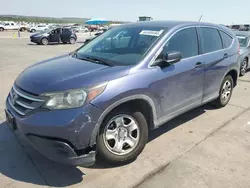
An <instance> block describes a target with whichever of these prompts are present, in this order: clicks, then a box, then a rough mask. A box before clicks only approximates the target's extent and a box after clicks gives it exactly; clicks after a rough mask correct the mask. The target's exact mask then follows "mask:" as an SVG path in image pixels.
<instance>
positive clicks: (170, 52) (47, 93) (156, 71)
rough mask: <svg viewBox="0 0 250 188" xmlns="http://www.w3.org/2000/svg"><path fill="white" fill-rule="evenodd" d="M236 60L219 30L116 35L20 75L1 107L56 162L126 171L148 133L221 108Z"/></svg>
mask: <svg viewBox="0 0 250 188" xmlns="http://www.w3.org/2000/svg"><path fill="white" fill-rule="evenodd" d="M238 53H239V43H238V40H237V38H236V37H235V35H234V34H233V33H232V32H231V31H230V30H229V29H227V28H225V27H223V26H219V25H214V24H206V23H200V22H199V23H196V22H170V21H153V22H139V23H132V24H126V25H123V26H119V27H116V28H113V29H111V30H109V31H107V32H105V33H103V34H102V35H100V36H98V37H97V38H95V39H94V40H92V41H91V42H89V43H87V44H86V45H84V46H82V47H80V48H79V49H77V50H75V51H74V52H72V53H70V54H68V55H64V56H60V57H56V58H52V59H49V60H46V61H42V62H39V63H36V64H34V65H33V66H31V67H29V68H27V69H26V70H25V71H23V72H22V73H21V74H20V75H19V77H18V78H17V79H16V81H15V83H14V85H13V87H12V89H11V91H10V93H9V96H8V98H7V101H6V116H7V122H8V125H9V126H10V127H11V128H12V129H13V130H15V129H17V130H19V131H20V133H21V134H22V135H24V137H25V138H27V140H28V141H29V142H30V144H31V145H33V146H34V148H36V149H37V150H38V151H39V152H41V153H42V154H44V155H45V156H47V157H48V158H50V159H52V160H55V161H57V162H62V163H67V164H73V165H79V164H81V165H91V164H93V163H94V161H95V158H96V156H97V157H100V158H102V159H104V160H106V161H107V162H109V163H113V164H114V163H123V162H128V161H130V160H132V159H134V158H136V157H137V156H138V155H139V154H140V153H141V151H142V150H143V148H144V146H145V144H146V143H147V140H148V131H149V130H151V129H155V128H157V127H159V126H161V125H163V124H164V123H166V122H167V121H169V120H170V119H172V118H174V117H176V116H178V115H180V114H182V113H184V112H186V111H188V110H190V109H193V108H195V107H197V106H200V105H203V104H205V103H208V102H210V101H213V103H214V104H216V105H217V106H218V107H223V106H225V105H226V104H227V103H228V102H229V100H230V98H231V95H232V91H233V88H234V87H235V86H236V84H237V78H238V74H239V64H238V62H237V61H238V56H239V55H238Z"/></svg>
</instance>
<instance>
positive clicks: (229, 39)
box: [220, 31, 233, 48]
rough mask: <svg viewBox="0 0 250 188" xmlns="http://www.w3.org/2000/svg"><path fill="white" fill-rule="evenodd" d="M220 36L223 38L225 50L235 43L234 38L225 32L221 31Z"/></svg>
mask: <svg viewBox="0 0 250 188" xmlns="http://www.w3.org/2000/svg"><path fill="white" fill-rule="evenodd" d="M220 36H221V38H222V42H223V48H229V47H230V46H231V44H232V42H233V38H232V37H231V36H229V35H228V34H226V33H224V32H223V31H220Z"/></svg>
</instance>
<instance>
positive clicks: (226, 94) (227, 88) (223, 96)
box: [213, 75, 234, 108]
mask: <svg viewBox="0 0 250 188" xmlns="http://www.w3.org/2000/svg"><path fill="white" fill-rule="evenodd" d="M233 86H234V82H233V78H232V76H230V75H228V76H226V77H225V78H224V79H223V81H222V84H221V87H220V95H219V97H218V98H217V99H216V100H215V101H214V102H213V103H214V104H215V105H216V106H217V107H218V108H221V107H224V106H226V105H227V104H228V102H229V101H230V99H231V96H232V93H233Z"/></svg>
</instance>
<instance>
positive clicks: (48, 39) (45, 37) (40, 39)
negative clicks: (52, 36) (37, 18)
mask: <svg viewBox="0 0 250 188" xmlns="http://www.w3.org/2000/svg"><path fill="white" fill-rule="evenodd" d="M43 39H47V40H48V42H50V41H49V37H45V36H43V37H41V39H40V43H41V44H42V40H43Z"/></svg>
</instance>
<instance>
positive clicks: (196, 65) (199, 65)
mask: <svg viewBox="0 0 250 188" xmlns="http://www.w3.org/2000/svg"><path fill="white" fill-rule="evenodd" d="M202 66H203V63H202V62H198V63H196V64H195V68H196V69H197V68H200V67H202Z"/></svg>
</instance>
